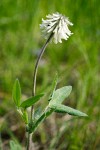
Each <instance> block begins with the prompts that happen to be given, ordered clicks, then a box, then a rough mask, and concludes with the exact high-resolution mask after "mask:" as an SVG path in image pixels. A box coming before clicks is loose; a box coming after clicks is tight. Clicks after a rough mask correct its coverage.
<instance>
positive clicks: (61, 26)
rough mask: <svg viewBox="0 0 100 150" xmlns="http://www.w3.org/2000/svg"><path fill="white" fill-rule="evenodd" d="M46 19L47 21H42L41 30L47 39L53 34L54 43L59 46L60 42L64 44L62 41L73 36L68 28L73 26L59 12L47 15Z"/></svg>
mask: <svg viewBox="0 0 100 150" xmlns="http://www.w3.org/2000/svg"><path fill="white" fill-rule="evenodd" d="M46 18H47V19H46V20H44V19H42V24H40V28H41V29H42V32H43V35H44V37H45V38H46V39H47V38H48V37H49V36H50V35H51V34H53V41H54V43H56V44H57V43H58V42H60V43H62V39H65V40H67V39H68V38H69V36H70V35H72V34H73V33H71V31H70V30H69V29H68V26H69V25H71V26H72V25H73V24H72V23H71V22H70V21H69V20H68V18H67V17H65V16H63V15H62V14H59V13H58V12H57V13H54V14H52V15H47V16H46Z"/></svg>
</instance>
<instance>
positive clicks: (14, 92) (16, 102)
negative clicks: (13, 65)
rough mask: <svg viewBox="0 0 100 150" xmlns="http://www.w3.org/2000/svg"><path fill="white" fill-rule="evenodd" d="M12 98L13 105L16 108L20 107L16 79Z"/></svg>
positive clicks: (18, 84) (19, 92)
mask: <svg viewBox="0 0 100 150" xmlns="http://www.w3.org/2000/svg"><path fill="white" fill-rule="evenodd" d="M12 97H13V100H14V102H15V105H16V106H17V107H19V106H20V99H21V87H20V83H19V80H18V79H16V80H15V83H14V86H13V92H12Z"/></svg>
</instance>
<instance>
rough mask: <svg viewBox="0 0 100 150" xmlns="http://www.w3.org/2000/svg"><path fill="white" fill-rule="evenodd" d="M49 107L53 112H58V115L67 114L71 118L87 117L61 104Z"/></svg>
mask: <svg viewBox="0 0 100 150" xmlns="http://www.w3.org/2000/svg"><path fill="white" fill-rule="evenodd" d="M49 107H50V108H52V109H54V110H55V112H58V113H68V114H69V115H72V116H82V117H87V116H88V115H87V114H85V113H83V112H81V111H79V110H76V109H73V108H71V107H68V106H65V105H62V104H56V105H55V104H54V105H50V106H49Z"/></svg>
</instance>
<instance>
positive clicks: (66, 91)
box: [50, 86, 72, 104]
mask: <svg viewBox="0 0 100 150" xmlns="http://www.w3.org/2000/svg"><path fill="white" fill-rule="evenodd" d="M71 90H72V86H64V87H62V88H60V89H57V90H56V91H54V93H53V96H52V99H51V101H50V103H55V104H58V103H59V104H61V103H62V102H63V101H64V100H65V98H67V97H68V96H69V95H70V93H71Z"/></svg>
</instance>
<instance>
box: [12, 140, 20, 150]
mask: <svg viewBox="0 0 100 150" xmlns="http://www.w3.org/2000/svg"><path fill="white" fill-rule="evenodd" d="M10 150H22V148H21V146H20V145H19V144H17V143H16V142H14V141H12V140H11V141H10Z"/></svg>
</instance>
